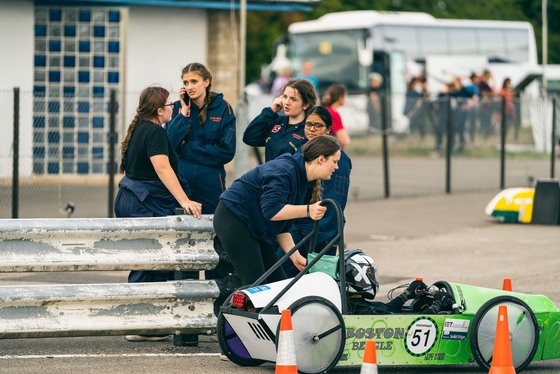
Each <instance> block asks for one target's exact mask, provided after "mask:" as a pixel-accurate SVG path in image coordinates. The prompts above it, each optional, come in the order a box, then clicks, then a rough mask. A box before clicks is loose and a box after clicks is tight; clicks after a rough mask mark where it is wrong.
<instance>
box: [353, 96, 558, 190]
mask: <svg viewBox="0 0 560 374" xmlns="http://www.w3.org/2000/svg"><path fill="white" fill-rule="evenodd" d="M554 103H555V105H556V108H557V109H558V103H557V101H556V99H555V98H548V99H533V100H528V99H526V98H525V99H519V98H514V99H513V100H511V102H504V101H502V99H501V98H500V97H496V98H493V99H491V100H488V101H487V102H485V103H480V104H478V105H476V103H475V104H474V105H473V103H472V102H471V101H470V100H468V99H461V98H450V99H449V98H445V97H443V98H438V99H435V100H419V101H418V103H417V104H416V106H415V110H413V111H412V112H410V113H409V115H408V116H407V117H408V121H409V122H408V126H406V131H402V128H403V127H402V126H400V129H399V131H394V130H393V128H392V127H391V124H390V123H388V124H387V126H386V130H385V131H383V130H382V126H380V129H379V130H378V131H376V130H375V129H374V131H370V133H369V134H367V135H364V136H361V137H357V138H352V143H351V144H350V147H349V150H348V153H349V154H350V156H351V157H352V164H353V169H352V175H351V188H350V189H351V194H352V195H353V196H354V197H356V198H359V199H375V198H382V197H387V196H393V197H403V196H421V195H429V194H437V193H446V192H476V191H484V190H498V189H500V188H505V187H513V186H527V185H529V184H531V183H532V182H531V181H533V180H536V179H537V178H540V177H554V176H556V177H557V176H558V173H559V172H560V170H559V169H558V167H557V165H556V163H555V162H554V159H555V157H556V155H554V150H553V147H554V145H556V147H555V148H556V150H557V149H558V147H557V144H558V134H559V132H558V126H559V125H558V124H559V123H560V118H559V116H558V113H559V112H558V110H556V112H555V113H554V114H553V110H552V109H553V104H554ZM503 111H505V116H504V115H503V113H502V112H503ZM554 116H555V117H556V119H555V120H554V118H553V117H554ZM553 124H554V125H555V129H554V127H553ZM502 129H503V132H502ZM553 130H555V131H553ZM384 144H385V146H384ZM362 170H367V171H366V172H362Z"/></svg>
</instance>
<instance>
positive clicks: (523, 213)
mask: <svg viewBox="0 0 560 374" xmlns="http://www.w3.org/2000/svg"><path fill="white" fill-rule="evenodd" d="M534 196H535V189H534V188H523V187H516V188H507V189H505V190H503V191H500V192H499V193H498V194H497V195H496V196H495V197H494V198H493V199H492V200H491V201H490V202H489V203H488V205H487V206H486V209H485V210H484V211H485V213H486V215H487V216H490V217H496V218H498V219H500V220H502V221H503V222H514V223H515V222H518V223H531V217H532V215H533V201H534Z"/></svg>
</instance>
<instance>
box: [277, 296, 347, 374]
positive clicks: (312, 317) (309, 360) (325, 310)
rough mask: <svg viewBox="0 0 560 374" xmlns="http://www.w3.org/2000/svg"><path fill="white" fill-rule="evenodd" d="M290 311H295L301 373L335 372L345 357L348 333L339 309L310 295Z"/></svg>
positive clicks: (294, 304)
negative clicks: (340, 360)
mask: <svg viewBox="0 0 560 374" xmlns="http://www.w3.org/2000/svg"><path fill="white" fill-rule="evenodd" d="M288 309H290V310H291V311H292V328H293V334H294V342H295V351H296V362H297V368H298V372H300V373H305V374H312V373H313V374H315V373H324V372H326V371H328V370H330V369H332V368H333V367H334V366H335V365H336V364H337V363H338V360H339V359H340V356H341V355H342V351H343V349H344V343H345V334H346V329H345V327H344V320H343V319H342V315H341V314H340V312H339V310H338V309H337V307H336V306H335V305H334V304H333V303H331V302H330V301H328V300H327V299H324V298H322V297H317V296H309V297H305V298H303V299H300V300H298V301H296V302H295V303H293V304H292V305H291V306H290V307H289V308H288ZM276 336H279V333H277V334H276ZM276 345H277V346H278V342H276Z"/></svg>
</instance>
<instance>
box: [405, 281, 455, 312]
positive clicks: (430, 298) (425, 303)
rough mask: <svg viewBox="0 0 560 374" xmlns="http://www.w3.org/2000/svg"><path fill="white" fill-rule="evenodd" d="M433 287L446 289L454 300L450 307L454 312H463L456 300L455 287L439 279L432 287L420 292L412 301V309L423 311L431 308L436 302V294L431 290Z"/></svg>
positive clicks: (441, 289) (440, 289)
mask: <svg viewBox="0 0 560 374" xmlns="http://www.w3.org/2000/svg"><path fill="white" fill-rule="evenodd" d="M432 287H437V289H438V290H439V291H444V292H446V293H447V294H448V295H449V296H450V297H451V299H452V300H453V302H452V303H451V307H450V311H451V312H453V314H460V313H461V312H460V311H459V309H458V308H457V303H456V302H455V296H454V294H453V289H452V288H451V286H450V285H449V283H447V282H446V281H437V282H435V283H433V284H432V285H431V286H430V287H428V288H426V289H424V290H422V292H421V293H420V294H418V295H417V296H416V297H415V298H414V300H412V303H411V304H410V306H411V307H412V310H413V311H414V312H421V311H422V310H424V309H426V308H429V307H430V305H432V303H433V302H434V296H435V295H434V294H433V293H431V292H430V291H429V290H430V288H432Z"/></svg>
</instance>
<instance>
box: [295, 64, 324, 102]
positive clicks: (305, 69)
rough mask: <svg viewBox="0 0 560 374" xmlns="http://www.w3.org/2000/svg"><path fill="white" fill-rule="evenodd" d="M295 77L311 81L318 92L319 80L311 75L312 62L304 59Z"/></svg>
mask: <svg viewBox="0 0 560 374" xmlns="http://www.w3.org/2000/svg"><path fill="white" fill-rule="evenodd" d="M294 78H296V79H307V80H308V81H310V82H311V84H312V85H313V87H315V91H316V92H317V94H318V93H319V81H318V80H317V78H315V76H314V75H313V63H312V62H311V61H309V60H306V61H304V62H303V64H301V71H300V72H299V73H297V74H296V75H295V77H294Z"/></svg>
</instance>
